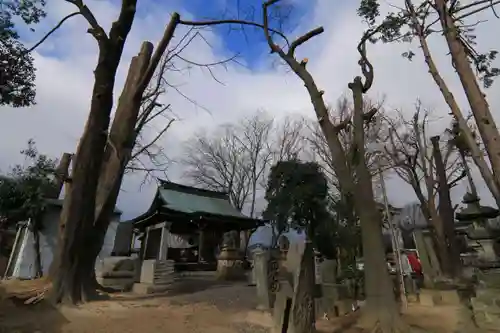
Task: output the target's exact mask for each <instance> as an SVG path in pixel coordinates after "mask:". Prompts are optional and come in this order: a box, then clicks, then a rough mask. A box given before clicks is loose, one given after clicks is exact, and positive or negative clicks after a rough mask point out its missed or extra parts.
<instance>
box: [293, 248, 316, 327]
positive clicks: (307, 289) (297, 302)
mask: <svg viewBox="0 0 500 333" xmlns="http://www.w3.org/2000/svg"><path fill="white" fill-rule="evenodd" d="M297 275H298V277H297V280H296V281H294V288H293V289H294V290H293V299H292V308H291V315H292V320H291V321H292V325H293V328H292V329H291V331H292V332H296V333H313V332H315V329H314V323H315V321H316V320H315V318H316V314H315V311H314V288H315V269H314V251H313V245H312V242H311V241H310V239H309V238H308V239H307V240H306V243H305V245H304V252H303V253H302V256H301V258H300V263H299V267H298V273H297Z"/></svg>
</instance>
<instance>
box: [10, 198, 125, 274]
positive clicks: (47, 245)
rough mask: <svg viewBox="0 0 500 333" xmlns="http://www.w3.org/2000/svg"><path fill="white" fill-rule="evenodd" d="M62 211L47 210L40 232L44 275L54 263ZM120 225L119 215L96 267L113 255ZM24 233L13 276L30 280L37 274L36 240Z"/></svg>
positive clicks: (110, 227)
mask: <svg viewBox="0 0 500 333" xmlns="http://www.w3.org/2000/svg"><path fill="white" fill-rule="evenodd" d="M60 211H61V208H60V207H57V206H55V207H53V208H52V207H51V208H50V209H48V210H47V212H46V213H45V215H44V217H43V229H42V230H41V231H40V255H41V259H42V272H43V274H44V275H46V274H48V272H49V267H50V265H51V263H52V260H53V257H54V253H55V250H56V246H57V237H58V232H59V215H60ZM118 223H119V216H118V215H117V216H116V217H115V218H114V219H113V220H112V222H111V224H110V226H109V228H108V231H107V232H106V237H105V239H104V245H103V247H102V249H101V253H100V254H99V257H98V258H97V260H96V265H99V264H100V263H101V261H102V259H103V258H105V257H108V256H109V255H110V254H111V251H112V250H113V245H114V238H115V234H116V228H117V224H118ZM22 232H23V233H24V237H23V239H22V244H21V248H20V251H19V255H18V257H17V260H16V262H15V264H14V263H13V264H14V265H15V266H14V271H13V273H12V276H14V277H17V278H22V279H30V278H33V277H34V276H35V274H36V271H35V249H34V238H33V233H31V232H29V231H27V230H24V231H22Z"/></svg>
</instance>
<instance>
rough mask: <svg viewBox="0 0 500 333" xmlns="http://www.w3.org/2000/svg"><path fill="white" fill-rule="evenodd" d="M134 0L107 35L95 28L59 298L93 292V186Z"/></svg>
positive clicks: (66, 214) (64, 219)
mask: <svg viewBox="0 0 500 333" xmlns="http://www.w3.org/2000/svg"><path fill="white" fill-rule="evenodd" d="M136 2H137V1H136V0H129V1H125V0H124V2H123V3H122V8H121V12H120V15H119V19H118V21H117V22H114V23H113V25H112V28H111V31H110V33H109V37H107V36H106V34H105V33H104V31H101V32H94V33H95V37H96V39H97V40H98V43H99V57H98V63H97V66H96V69H95V71H94V76H95V82H94V89H93V92H92V101H91V106H90V112H89V117H88V120H87V124H86V127H85V131H84V133H83V135H82V138H81V140H80V144H79V146H78V149H77V153H76V156H77V158H76V161H75V164H74V168H73V177H72V184H71V187H70V191H69V193H67V194H66V198H65V200H64V205H63V206H64V208H63V212H62V214H61V222H60V223H61V224H62V225H65V227H64V235H63V237H62V242H61V244H60V245H59V251H58V255H59V258H58V259H57V260H56V261H57V267H56V271H57V272H56V273H55V276H54V280H53V295H52V298H53V300H54V301H55V302H57V303H59V302H69V303H71V304H76V303H80V302H85V301H87V300H89V299H91V298H92V297H94V296H95V289H93V284H92V274H93V273H92V272H93V270H94V262H95V258H93V259H90V258H89V253H88V251H86V249H87V248H88V246H89V245H90V244H93V242H95V240H94V239H93V232H92V230H93V227H94V220H95V206H96V205H95V202H96V190H97V184H98V180H99V173H100V170H101V166H102V162H103V157H104V148H105V146H106V142H107V131H108V127H109V120H110V114H111V110H112V108H113V89H114V83H115V76H116V71H117V69H118V65H119V63H120V59H121V55H122V52H123V46H124V43H125V40H126V38H127V35H128V33H129V32H130V29H131V27H132V23H133V21H134V16H135V5H136ZM101 30H102V29H101ZM103 34H104V35H103Z"/></svg>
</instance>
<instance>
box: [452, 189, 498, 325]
mask: <svg viewBox="0 0 500 333" xmlns="http://www.w3.org/2000/svg"><path fill="white" fill-rule="evenodd" d="M463 203H464V204H466V207H465V208H464V209H462V210H461V211H460V212H458V213H457V214H456V219H457V220H458V224H459V225H460V227H457V228H456V229H457V232H458V233H460V234H462V235H464V239H465V243H466V246H465V247H466V249H467V250H468V251H467V252H469V258H468V259H469V262H468V263H467V264H468V265H469V266H471V267H472V268H473V271H475V272H476V278H477V279H478V280H479V281H480V283H479V284H478V285H477V286H476V290H475V295H474V297H472V298H471V306H472V311H473V313H474V319H475V322H476V324H477V325H478V326H479V327H480V328H481V329H484V330H490V331H492V332H498V331H500V319H499V318H500V260H499V253H498V245H499V240H500V230H499V229H497V228H493V227H492V225H491V224H490V223H489V219H493V218H495V217H497V216H498V215H499V213H500V212H499V211H498V209H495V208H492V207H486V206H481V205H480V204H479V198H478V197H477V196H475V195H472V194H470V193H467V194H465V196H464V198H463Z"/></svg>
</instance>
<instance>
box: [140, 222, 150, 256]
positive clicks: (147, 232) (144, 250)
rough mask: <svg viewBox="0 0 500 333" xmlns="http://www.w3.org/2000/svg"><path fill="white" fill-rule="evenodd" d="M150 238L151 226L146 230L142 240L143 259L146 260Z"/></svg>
mask: <svg viewBox="0 0 500 333" xmlns="http://www.w3.org/2000/svg"><path fill="white" fill-rule="evenodd" d="M148 238H149V227H147V228H146V230H144V238H143V241H142V242H141V252H142V254H141V261H143V260H144V257H145V256H146V249H147V246H148Z"/></svg>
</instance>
